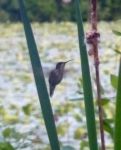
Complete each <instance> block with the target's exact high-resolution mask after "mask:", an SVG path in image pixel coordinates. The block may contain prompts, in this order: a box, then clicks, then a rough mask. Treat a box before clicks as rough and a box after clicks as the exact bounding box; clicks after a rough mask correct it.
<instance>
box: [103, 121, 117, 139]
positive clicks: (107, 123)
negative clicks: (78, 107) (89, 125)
mask: <svg viewBox="0 0 121 150" xmlns="http://www.w3.org/2000/svg"><path fill="white" fill-rule="evenodd" d="M112 123H114V120H112V119H105V120H104V121H103V127H104V130H105V131H106V132H108V133H109V134H110V136H111V137H112V139H113V137H114V128H113V127H112V126H111V124H112Z"/></svg>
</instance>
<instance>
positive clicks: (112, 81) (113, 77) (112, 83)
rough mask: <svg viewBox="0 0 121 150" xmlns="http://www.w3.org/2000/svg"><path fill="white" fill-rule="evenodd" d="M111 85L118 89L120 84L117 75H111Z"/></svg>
mask: <svg viewBox="0 0 121 150" xmlns="http://www.w3.org/2000/svg"><path fill="white" fill-rule="evenodd" d="M110 79H111V85H112V86H113V88H114V89H117V84H118V77H117V76H116V75H113V74H111V77H110Z"/></svg>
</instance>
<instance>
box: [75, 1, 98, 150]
mask: <svg viewBox="0 0 121 150" xmlns="http://www.w3.org/2000/svg"><path fill="white" fill-rule="evenodd" d="M75 9H76V17H77V26H78V36H79V47H80V59H81V68H82V79H83V89H84V102H85V111H86V120H87V129H88V138H89V146H90V150H98V144H97V135H96V125H95V115H94V104H93V94H92V86H91V78H90V71H89V64H88V57H87V51H86V45H85V42H84V30H83V23H82V17H81V12H80V3H79V0H75Z"/></svg>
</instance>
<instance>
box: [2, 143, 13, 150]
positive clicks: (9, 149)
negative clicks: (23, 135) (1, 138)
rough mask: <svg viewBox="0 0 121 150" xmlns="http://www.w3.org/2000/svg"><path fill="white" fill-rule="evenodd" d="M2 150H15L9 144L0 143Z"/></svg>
mask: <svg viewBox="0 0 121 150" xmlns="http://www.w3.org/2000/svg"><path fill="white" fill-rule="evenodd" d="M0 150H15V149H14V148H13V146H12V145H11V144H10V143H9V142H0Z"/></svg>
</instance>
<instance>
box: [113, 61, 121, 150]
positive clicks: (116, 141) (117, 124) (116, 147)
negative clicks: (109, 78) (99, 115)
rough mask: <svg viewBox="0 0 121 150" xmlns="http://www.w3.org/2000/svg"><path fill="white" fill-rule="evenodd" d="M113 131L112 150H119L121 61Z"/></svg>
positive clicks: (120, 135) (120, 134)
mask: <svg viewBox="0 0 121 150" xmlns="http://www.w3.org/2000/svg"><path fill="white" fill-rule="evenodd" d="M114 131H115V133H114V150H119V149H121V59H120V66H119V74H118V85H117V96H116V113H115V129H114Z"/></svg>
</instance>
